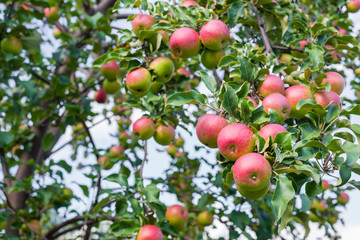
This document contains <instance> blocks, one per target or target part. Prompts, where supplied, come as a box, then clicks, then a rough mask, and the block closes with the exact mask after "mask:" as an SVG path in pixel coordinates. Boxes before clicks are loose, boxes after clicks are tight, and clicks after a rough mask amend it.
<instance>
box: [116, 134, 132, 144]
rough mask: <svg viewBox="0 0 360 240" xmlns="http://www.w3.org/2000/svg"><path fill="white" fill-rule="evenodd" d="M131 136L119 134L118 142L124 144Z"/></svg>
mask: <svg viewBox="0 0 360 240" xmlns="http://www.w3.org/2000/svg"><path fill="white" fill-rule="evenodd" d="M130 138H131V136H130V135H129V134H128V133H127V132H121V133H120V134H119V140H120V142H126V141H127V140H128V139H130Z"/></svg>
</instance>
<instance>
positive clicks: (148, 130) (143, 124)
mask: <svg viewBox="0 0 360 240" xmlns="http://www.w3.org/2000/svg"><path fill="white" fill-rule="evenodd" d="M133 133H134V134H135V136H136V137H138V138H139V139H141V140H147V139H149V138H151V137H152V136H154V133H155V125H154V122H153V120H151V119H149V118H147V117H142V118H140V119H138V120H136V122H134V125H133Z"/></svg>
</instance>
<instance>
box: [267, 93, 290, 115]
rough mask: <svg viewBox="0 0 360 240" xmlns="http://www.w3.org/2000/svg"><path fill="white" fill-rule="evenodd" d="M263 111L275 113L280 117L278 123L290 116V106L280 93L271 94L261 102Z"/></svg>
mask: <svg viewBox="0 0 360 240" xmlns="http://www.w3.org/2000/svg"><path fill="white" fill-rule="evenodd" d="M262 104H263V106H264V111H265V112H267V113H268V114H270V110H272V111H275V112H276V113H277V114H278V116H279V117H280V122H283V121H285V119H287V118H288V117H289V115H290V112H291V106H290V103H289V101H288V100H287V98H286V97H284V96H283V95H281V94H280V93H272V94H270V95H268V96H266V97H265V98H264V100H263V101H262Z"/></svg>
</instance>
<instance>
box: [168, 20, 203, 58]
mask: <svg viewBox="0 0 360 240" xmlns="http://www.w3.org/2000/svg"><path fill="white" fill-rule="evenodd" d="M200 47H201V43H200V38H199V34H198V33H197V32H196V31H195V30H194V29H191V28H188V27H182V28H179V29H177V30H176V31H175V32H174V33H173V34H172V35H171V37H170V49H171V52H172V53H173V54H174V55H175V56H177V57H181V58H189V57H193V56H195V55H196V54H198V53H199V51H200Z"/></svg>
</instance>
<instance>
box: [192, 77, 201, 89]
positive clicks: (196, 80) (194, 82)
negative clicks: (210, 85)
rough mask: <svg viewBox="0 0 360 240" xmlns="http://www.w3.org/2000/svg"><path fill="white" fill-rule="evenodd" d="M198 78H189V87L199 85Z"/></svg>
mask: <svg viewBox="0 0 360 240" xmlns="http://www.w3.org/2000/svg"><path fill="white" fill-rule="evenodd" d="M199 83H200V81H199V79H197V78H193V79H191V80H190V88H196V87H197V86H199Z"/></svg>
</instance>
